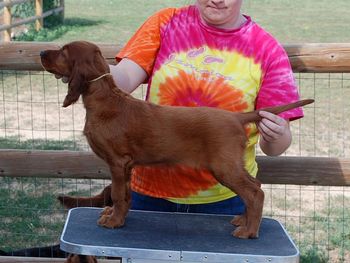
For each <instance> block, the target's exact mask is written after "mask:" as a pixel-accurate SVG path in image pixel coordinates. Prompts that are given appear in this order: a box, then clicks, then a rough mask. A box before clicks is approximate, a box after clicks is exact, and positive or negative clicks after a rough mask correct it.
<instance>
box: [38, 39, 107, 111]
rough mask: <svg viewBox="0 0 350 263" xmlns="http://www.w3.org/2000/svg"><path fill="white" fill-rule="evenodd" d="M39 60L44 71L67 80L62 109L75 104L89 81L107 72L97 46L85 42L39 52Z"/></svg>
mask: <svg viewBox="0 0 350 263" xmlns="http://www.w3.org/2000/svg"><path fill="white" fill-rule="evenodd" d="M40 58H41V64H42V65H43V67H44V68H45V70H47V71H48V72H50V73H53V74H56V75H61V76H65V77H68V79H69V82H68V93H67V95H66V98H65V100H64V102H63V107H67V106H69V105H71V104H72V103H74V102H76V101H77V100H78V99H79V96H80V94H82V93H84V92H86V90H87V88H88V84H89V81H90V80H92V79H94V78H97V77H99V76H100V75H102V74H104V73H107V72H109V67H108V64H107V63H106V61H105V59H104V58H103V56H102V54H101V51H100V49H99V48H98V46H96V45H95V44H92V43H90V42H86V41H75V42H71V43H69V44H66V45H64V46H63V47H62V48H61V49H59V50H44V51H41V52H40Z"/></svg>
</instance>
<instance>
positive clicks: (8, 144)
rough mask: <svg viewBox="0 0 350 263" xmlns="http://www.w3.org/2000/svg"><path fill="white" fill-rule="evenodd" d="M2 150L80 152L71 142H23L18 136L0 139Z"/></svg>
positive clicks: (37, 140)
mask: <svg viewBox="0 0 350 263" xmlns="http://www.w3.org/2000/svg"><path fill="white" fill-rule="evenodd" d="M0 149H32V150H79V148H77V146H76V143H75V142H74V141H70V140H62V141H58V140H43V139H33V140H21V139H20V138H19V137H18V136H10V137H6V138H0Z"/></svg>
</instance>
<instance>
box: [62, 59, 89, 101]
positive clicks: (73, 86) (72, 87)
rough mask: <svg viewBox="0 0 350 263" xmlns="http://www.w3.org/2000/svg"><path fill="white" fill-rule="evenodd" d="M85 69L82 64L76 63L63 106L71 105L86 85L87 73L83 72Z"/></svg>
mask: <svg viewBox="0 0 350 263" xmlns="http://www.w3.org/2000/svg"><path fill="white" fill-rule="evenodd" d="M83 70H84V69H83V68H82V67H81V65H79V63H75V65H74V67H73V71H72V74H71V76H70V79H69V82H68V93H67V95H66V97H65V99H64V102H63V107H68V106H69V105H71V104H73V103H75V102H76V101H77V100H78V99H79V96H80V94H81V93H82V92H83V90H84V88H85V87H86V85H87V81H86V78H85V75H84V74H83Z"/></svg>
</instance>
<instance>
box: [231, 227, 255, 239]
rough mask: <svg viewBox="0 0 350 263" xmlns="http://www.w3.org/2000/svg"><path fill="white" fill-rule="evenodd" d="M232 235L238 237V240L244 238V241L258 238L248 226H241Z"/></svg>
mask: <svg viewBox="0 0 350 263" xmlns="http://www.w3.org/2000/svg"><path fill="white" fill-rule="evenodd" d="M232 235H233V236H234V237H238V238H242V239H248V238H258V233H253V232H251V231H248V228H247V227H246V226H239V227H237V228H236V229H235V230H234V231H233V232H232Z"/></svg>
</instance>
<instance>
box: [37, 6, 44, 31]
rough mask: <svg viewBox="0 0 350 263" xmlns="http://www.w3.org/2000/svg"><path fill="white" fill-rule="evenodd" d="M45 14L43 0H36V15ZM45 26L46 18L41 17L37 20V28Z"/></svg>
mask: <svg viewBox="0 0 350 263" xmlns="http://www.w3.org/2000/svg"><path fill="white" fill-rule="evenodd" d="M42 14H43V0H35V15H36V16H42ZM43 26H44V19H43V18H39V19H37V20H36V21H35V29H36V31H39V30H40V29H41V28H43Z"/></svg>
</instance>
